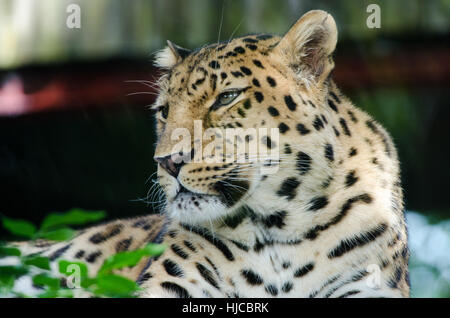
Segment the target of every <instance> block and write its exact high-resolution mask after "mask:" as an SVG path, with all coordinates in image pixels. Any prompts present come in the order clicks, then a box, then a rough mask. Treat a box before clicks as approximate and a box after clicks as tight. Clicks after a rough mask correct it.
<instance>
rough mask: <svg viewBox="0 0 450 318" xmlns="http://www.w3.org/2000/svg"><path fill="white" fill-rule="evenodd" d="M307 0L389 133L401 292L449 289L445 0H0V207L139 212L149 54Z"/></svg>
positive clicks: (355, 93) (350, 90)
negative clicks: (373, 8)
mask: <svg viewBox="0 0 450 318" xmlns="http://www.w3.org/2000/svg"><path fill="white" fill-rule="evenodd" d="M371 3H375V4H378V5H379V7H380V9H381V28H373V29H370V28H368V27H367V25H366V19H367V17H368V16H369V15H370V13H368V12H366V9H367V6H368V5H369V4H371ZM70 4H77V5H78V6H79V8H80V17H81V20H80V23H81V24H80V28H69V27H68V26H67V20H68V18H69V20H70V16H71V14H73V13H74V12H75V14H76V11H73V9H71V8H72V7H69V5H70ZM311 9H323V10H326V11H328V12H330V13H331V14H332V15H333V17H334V18H335V19H336V22H337V25H338V28H339V41H338V46H337V49H336V54H335V60H336V68H335V71H334V79H335V81H336V82H337V84H338V86H339V87H340V88H341V89H342V91H343V92H344V93H345V94H346V95H348V96H349V97H351V98H352V100H353V101H354V103H355V104H356V105H357V106H359V107H361V108H363V109H365V110H367V111H368V112H369V113H370V114H372V115H373V116H374V117H375V118H376V119H377V120H379V121H380V122H381V123H382V124H383V125H384V126H385V127H386V128H387V129H388V130H389V131H390V132H391V134H392V135H393V138H394V140H395V142H396V144H397V147H398V150H399V154H400V159H401V164H402V178H403V186H404V189H405V198H406V208H407V211H408V212H407V220H408V223H409V234H410V245H411V252H412V258H411V283H412V296H414V297H449V296H450V194H449V190H450V189H449V186H448V182H449V180H450V169H449V167H448V166H449V163H450V162H449V158H450V144H449V138H450V125H449V120H450V108H449V105H450V94H449V84H450V46H449V41H448V40H449V36H450V19H449V17H450V1H449V0H397V1H387V0H386V1H375V0H371V1H362V0H361V1H355V0H344V1H325V0H322V1H320V0H314V1H312V0H311V1H307V0H283V1H269V0H266V1H263V0H190V1H185V0H133V1H127V0H78V1H76V0H70V1H69V0H0V213H1V214H3V215H6V216H9V217H12V218H22V219H27V220H31V221H33V222H35V223H39V221H41V220H42V218H43V217H44V216H45V215H46V214H48V213H49V212H54V211H66V210H68V209H70V208H72V207H80V208H85V209H99V210H106V211H107V212H108V215H109V217H110V218H118V217H127V216H133V215H139V214H145V213H153V212H154V207H153V206H152V205H151V204H149V203H148V202H147V201H149V200H148V198H147V194H148V190H149V189H150V187H151V185H152V182H151V181H149V180H148V178H149V177H150V176H151V174H152V173H153V172H154V171H155V168H156V167H155V164H154V162H153V159H152V157H153V147H154V143H155V139H154V134H153V126H154V122H153V119H152V116H151V114H150V112H149V110H148V105H150V104H151V103H152V102H153V99H154V90H153V89H152V88H151V87H149V86H148V84H149V82H153V81H154V80H155V79H156V78H157V77H158V70H157V69H155V68H154V67H153V66H152V58H153V53H154V52H155V51H156V50H158V49H160V48H162V47H163V46H164V45H165V42H166V40H167V39H170V40H171V41H173V42H175V43H177V44H178V45H181V46H184V47H187V48H195V47H198V46H201V45H203V44H205V43H211V42H216V41H217V40H228V39H229V38H230V37H232V36H240V35H244V34H248V33H253V32H258V33H259V32H267V33H275V34H283V33H284V32H286V31H287V30H288V29H289V27H290V26H291V25H292V24H293V23H294V22H295V21H296V20H297V18H299V17H300V16H301V15H302V14H303V13H305V12H306V11H308V10H311ZM71 21H72V22H73V20H71ZM69 22H70V21H69ZM150 86H151V85H150Z"/></svg>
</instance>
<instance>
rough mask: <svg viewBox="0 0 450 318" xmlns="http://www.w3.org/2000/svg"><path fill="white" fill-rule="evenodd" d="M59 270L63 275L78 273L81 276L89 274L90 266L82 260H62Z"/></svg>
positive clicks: (59, 263)
mask: <svg viewBox="0 0 450 318" xmlns="http://www.w3.org/2000/svg"><path fill="white" fill-rule="evenodd" d="M58 270H59V272H60V273H61V274H63V275H67V276H68V275H77V274H79V275H80V277H87V276H88V267H87V265H86V264H84V263H82V262H69V261H66V260H60V261H59V262H58Z"/></svg>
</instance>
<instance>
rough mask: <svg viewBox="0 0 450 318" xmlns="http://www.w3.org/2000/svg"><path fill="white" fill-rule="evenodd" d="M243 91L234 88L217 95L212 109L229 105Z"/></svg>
mask: <svg viewBox="0 0 450 318" xmlns="http://www.w3.org/2000/svg"><path fill="white" fill-rule="evenodd" d="M241 92H242V90H234V91H227V92H223V93H220V94H219V96H217V98H216V101H215V103H214V104H213V105H212V106H211V110H215V109H217V108H219V107H221V106H226V105H229V104H230V103H231V102H233V101H234V100H235V99H236V98H237V97H238V96H239V95H240V94H241Z"/></svg>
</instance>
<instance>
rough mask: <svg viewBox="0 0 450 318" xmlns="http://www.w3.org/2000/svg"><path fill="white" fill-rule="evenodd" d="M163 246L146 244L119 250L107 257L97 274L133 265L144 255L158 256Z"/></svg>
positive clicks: (162, 250)
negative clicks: (135, 248) (137, 247)
mask: <svg viewBox="0 0 450 318" xmlns="http://www.w3.org/2000/svg"><path fill="white" fill-rule="evenodd" d="M164 249H165V246H164V245H161V244H148V245H147V246H145V247H144V248H141V249H137V250H134V251H128V252H121V253H117V254H115V255H112V256H110V257H108V258H107V259H106V260H105V261H104V262H103V265H102V267H101V268H100V270H99V271H98V273H99V275H101V274H105V273H108V272H110V271H112V270H114V269H120V268H123V267H129V266H134V265H136V264H137V263H139V261H140V260H141V258H142V257H145V256H158V255H161V254H162V253H163V252H164Z"/></svg>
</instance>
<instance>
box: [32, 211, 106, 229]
mask: <svg viewBox="0 0 450 318" xmlns="http://www.w3.org/2000/svg"><path fill="white" fill-rule="evenodd" d="M105 216H106V213H105V212H104V211H85V210H82V209H72V210H70V211H68V212H66V213H52V214H50V215H48V216H47V217H46V218H45V219H44V221H42V225H41V230H48V229H51V228H55V227H60V226H67V225H81V224H86V223H90V222H96V221H99V220H101V219H103V218H104V217H105Z"/></svg>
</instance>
